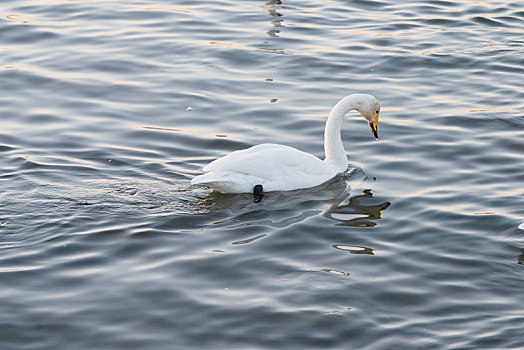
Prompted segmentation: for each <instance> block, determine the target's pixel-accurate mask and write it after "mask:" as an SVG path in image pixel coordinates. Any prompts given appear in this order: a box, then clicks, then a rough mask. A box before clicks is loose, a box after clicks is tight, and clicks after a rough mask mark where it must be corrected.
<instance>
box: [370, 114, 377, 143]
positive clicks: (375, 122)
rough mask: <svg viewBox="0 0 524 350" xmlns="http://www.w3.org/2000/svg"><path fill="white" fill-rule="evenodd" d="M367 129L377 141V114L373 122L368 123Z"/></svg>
mask: <svg viewBox="0 0 524 350" xmlns="http://www.w3.org/2000/svg"><path fill="white" fill-rule="evenodd" d="M369 127H370V128H371V131H372V132H373V135H374V136H375V138H377V139H378V112H377V114H375V119H373V121H372V122H370V123H369Z"/></svg>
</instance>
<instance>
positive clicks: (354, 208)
mask: <svg viewBox="0 0 524 350" xmlns="http://www.w3.org/2000/svg"><path fill="white" fill-rule="evenodd" d="M369 198H373V194H372V193H371V190H369V189H367V190H364V191H363V194H360V195H356V196H353V197H349V195H348V196H347V197H346V198H343V199H342V200H340V201H339V202H335V203H333V204H332V205H331V207H330V208H329V209H328V210H327V211H326V212H324V214H323V215H324V216H325V217H326V218H329V219H332V220H335V221H338V222H339V224H338V225H339V226H357V227H373V226H375V225H376V224H377V223H376V222H375V221H372V220H376V219H380V217H381V216H380V214H381V212H382V211H383V210H386V209H387V208H388V207H389V206H390V205H391V203H390V202H383V203H375V204H368V205H366V204H364V203H363V202H367V201H368V199H369ZM346 202H347V204H346Z"/></svg>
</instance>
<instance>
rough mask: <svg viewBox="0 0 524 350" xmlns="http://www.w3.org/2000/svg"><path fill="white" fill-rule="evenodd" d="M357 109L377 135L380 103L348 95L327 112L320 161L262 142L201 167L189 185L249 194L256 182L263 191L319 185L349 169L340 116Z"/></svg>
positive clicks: (371, 97) (289, 148)
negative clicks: (324, 155) (200, 171)
mask: <svg viewBox="0 0 524 350" xmlns="http://www.w3.org/2000/svg"><path fill="white" fill-rule="evenodd" d="M352 110H357V111H358V112H360V114H362V116H363V117H364V118H365V119H366V120H368V122H369V123H370V126H371V128H372V131H373V132H374V134H375V136H377V134H376V127H377V122H378V112H379V110H380V105H379V103H378V101H377V100H376V98H375V97H373V96H371V95H361V94H356V95H349V96H346V97H344V98H343V99H342V100H340V101H339V102H338V103H337V104H336V105H335V107H333V109H332V110H331V113H330V114H329V117H328V120H327V123H326V129H325V133H324V150H325V153H326V158H325V159H324V160H320V159H319V158H317V157H315V156H314V155H312V154H309V153H306V152H302V151H300V150H298V149H296V148H293V147H289V146H283V145H276V144H272V143H265V144H261V145H256V146H253V147H250V148H248V149H244V150H240V151H235V152H232V153H230V154H228V155H226V156H224V157H222V158H219V159H217V160H215V161H213V162H211V163H209V164H208V165H206V166H205V167H204V172H205V173H204V174H202V175H199V176H197V177H195V178H194V179H193V180H192V181H191V184H193V185H196V184H203V185H206V186H208V187H210V188H211V189H213V190H216V191H219V192H223V193H250V192H253V188H254V187H255V186H256V185H262V186H263V189H264V192H272V191H291V190H297V189H301V188H309V187H314V186H317V185H320V184H322V183H324V182H326V181H328V180H330V179H331V178H333V177H334V176H336V175H337V174H339V173H341V172H344V171H346V170H347V168H348V160H347V156H346V151H345V150H344V146H343V144H342V139H341V137H340V127H341V124H342V119H343V117H344V116H345V115H346V114H347V113H348V112H349V111H352Z"/></svg>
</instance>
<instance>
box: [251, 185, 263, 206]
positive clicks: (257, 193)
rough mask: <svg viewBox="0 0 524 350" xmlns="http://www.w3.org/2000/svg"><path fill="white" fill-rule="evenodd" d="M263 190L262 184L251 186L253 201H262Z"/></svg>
mask: <svg viewBox="0 0 524 350" xmlns="http://www.w3.org/2000/svg"><path fill="white" fill-rule="evenodd" d="M263 191H264V188H263V187H262V185H256V186H255V187H253V202H255V203H260V202H261V201H262V197H264V195H263V194H262V192H263Z"/></svg>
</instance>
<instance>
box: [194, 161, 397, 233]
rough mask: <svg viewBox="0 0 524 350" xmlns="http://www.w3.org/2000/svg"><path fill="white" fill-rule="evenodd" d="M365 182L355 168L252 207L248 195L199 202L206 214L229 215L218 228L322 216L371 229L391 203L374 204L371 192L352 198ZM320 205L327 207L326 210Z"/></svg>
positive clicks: (212, 197) (211, 196)
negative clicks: (353, 187)
mask: <svg viewBox="0 0 524 350" xmlns="http://www.w3.org/2000/svg"><path fill="white" fill-rule="evenodd" d="M364 179H365V173H363V171H362V170H361V169H358V168H357V169H356V170H354V171H353V172H351V173H348V174H346V175H345V176H344V177H343V178H337V179H334V180H333V181H331V182H329V183H326V184H324V185H321V186H318V187H316V188H314V189H306V190H298V191H289V192H271V193H268V194H267V195H265V196H264V198H263V200H262V202H261V203H253V199H252V195H251V194H234V195H233V194H221V193H218V192H211V193H208V194H207V195H206V196H205V197H204V198H202V199H203V200H204V201H203V205H205V206H206V207H207V211H210V212H216V211H221V212H223V214H226V215H227V213H229V215H227V216H228V218H226V220H221V221H219V222H215V224H218V225H220V226H221V225H227V226H228V227H231V225H232V224H233V226H234V227H239V226H243V225H252V224H254V223H256V224H260V225H268V226H272V227H276V228H284V227H287V226H290V225H292V224H296V223H300V222H302V221H304V220H306V219H308V218H310V217H314V216H317V215H319V214H321V215H323V216H324V217H325V218H328V219H331V220H334V221H336V222H337V225H339V226H357V227H372V226H375V225H376V224H377V223H376V222H375V221H376V220H378V219H380V218H381V212H382V211H383V210H386V209H387V208H388V207H389V206H390V205H391V203H390V202H379V203H376V202H375V200H374V198H373V194H372V193H371V190H363V192H362V194H358V195H355V196H351V195H350V186H351V184H355V183H361V182H362V181H363V180H364ZM319 203H324V204H327V205H328V209H327V210H325V209H324V208H322V207H321V206H319Z"/></svg>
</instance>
